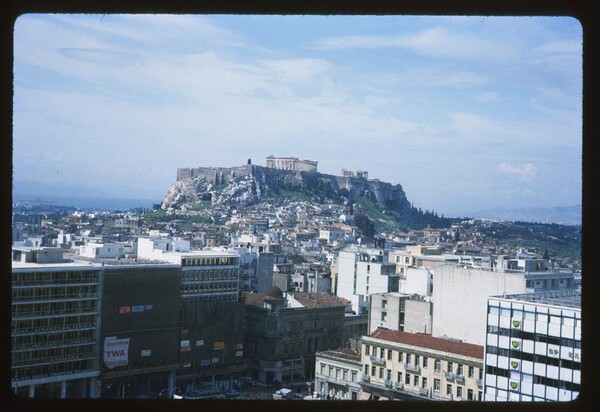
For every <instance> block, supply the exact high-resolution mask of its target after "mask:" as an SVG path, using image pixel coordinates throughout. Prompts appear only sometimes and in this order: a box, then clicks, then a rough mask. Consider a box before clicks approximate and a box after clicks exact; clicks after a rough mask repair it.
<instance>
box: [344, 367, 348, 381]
mask: <svg viewBox="0 0 600 412" xmlns="http://www.w3.org/2000/svg"><path fill="white" fill-rule="evenodd" d="M347 380H348V371H347V370H345V369H344V381H347Z"/></svg>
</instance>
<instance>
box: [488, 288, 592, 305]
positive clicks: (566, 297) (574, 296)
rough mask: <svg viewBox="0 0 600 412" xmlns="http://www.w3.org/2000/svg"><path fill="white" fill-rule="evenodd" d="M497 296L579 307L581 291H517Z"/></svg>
mask: <svg viewBox="0 0 600 412" xmlns="http://www.w3.org/2000/svg"><path fill="white" fill-rule="evenodd" d="M497 297H498V298H504V299H511V300H518V301H523V302H529V303H541V304H544V305H552V306H563V307H568V308H576V309H581V291H578V290H560V291H547V292H534V293H517V294H514V295H506V296H497Z"/></svg>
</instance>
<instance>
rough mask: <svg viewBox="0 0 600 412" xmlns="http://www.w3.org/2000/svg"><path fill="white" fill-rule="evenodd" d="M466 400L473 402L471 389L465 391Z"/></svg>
mask: <svg viewBox="0 0 600 412" xmlns="http://www.w3.org/2000/svg"><path fill="white" fill-rule="evenodd" d="M467 400H469V401H472V400H473V389H467Z"/></svg>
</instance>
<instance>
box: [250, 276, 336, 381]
mask: <svg viewBox="0 0 600 412" xmlns="http://www.w3.org/2000/svg"><path fill="white" fill-rule="evenodd" d="M244 301H245V304H246V309H245V320H246V323H245V326H246V327H245V331H246V333H245V341H244V351H245V355H246V356H247V357H248V358H249V361H250V364H249V373H250V376H251V377H252V378H254V379H257V380H258V381H260V382H263V383H271V382H272V381H273V380H276V381H279V382H283V383H289V382H299V381H302V382H306V380H307V379H312V378H313V377H314V370H313V368H314V365H315V354H316V352H318V351H323V350H329V349H337V348H340V347H341V346H342V337H343V325H344V312H345V310H346V303H345V302H343V301H340V300H339V299H338V298H336V297H335V296H331V295H327V294H321V293H300V292H298V293H291V292H290V293H285V294H284V292H282V291H281V289H279V288H277V287H275V286H273V287H272V288H271V289H270V290H269V291H268V292H267V294H265V295H262V294H258V293H244Z"/></svg>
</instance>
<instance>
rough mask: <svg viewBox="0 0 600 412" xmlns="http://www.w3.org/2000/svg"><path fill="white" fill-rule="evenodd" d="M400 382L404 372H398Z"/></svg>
mask: <svg viewBox="0 0 600 412" xmlns="http://www.w3.org/2000/svg"><path fill="white" fill-rule="evenodd" d="M397 382H398V383H402V372H398V379H397Z"/></svg>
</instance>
